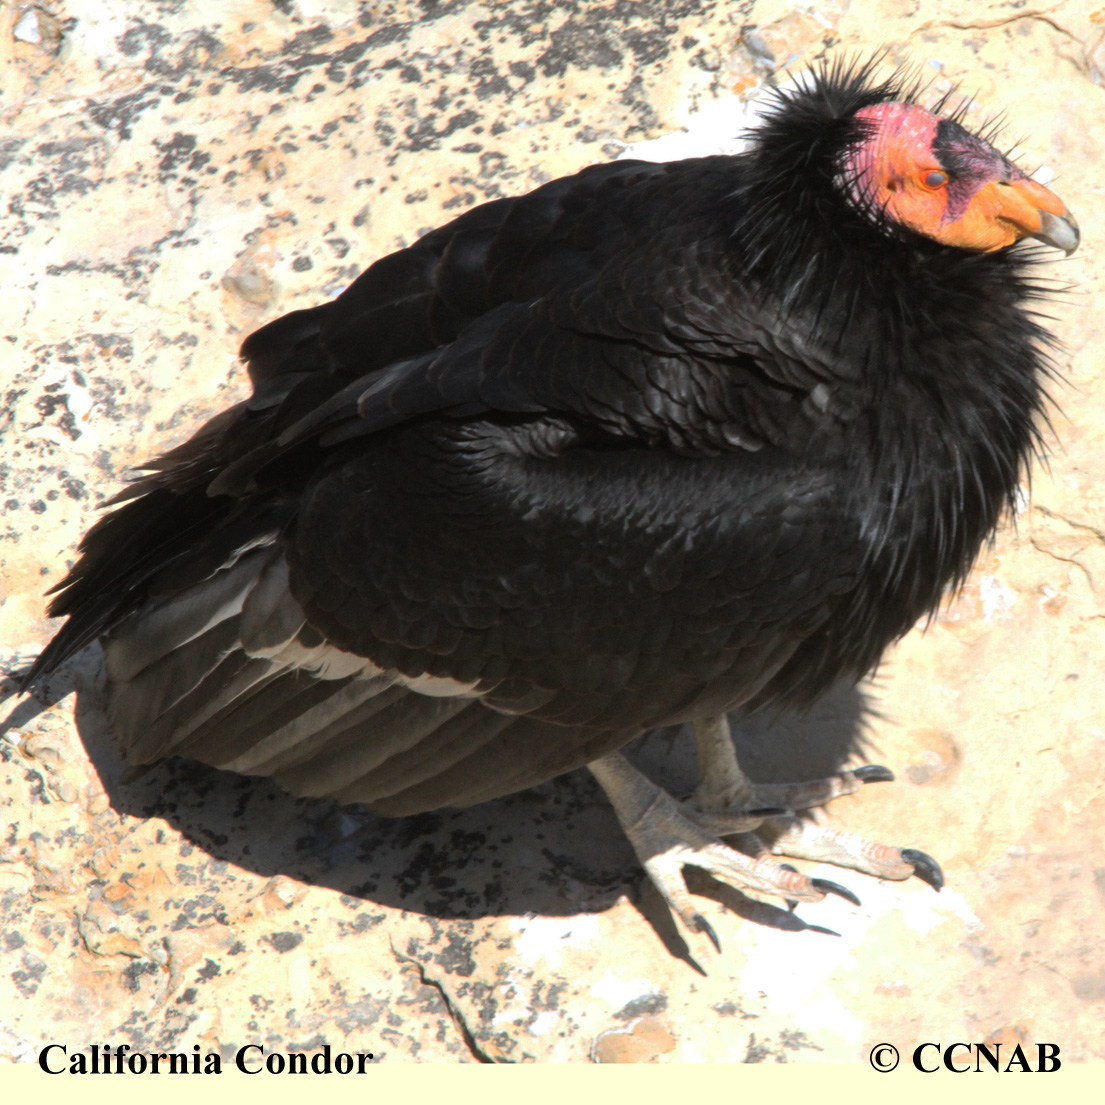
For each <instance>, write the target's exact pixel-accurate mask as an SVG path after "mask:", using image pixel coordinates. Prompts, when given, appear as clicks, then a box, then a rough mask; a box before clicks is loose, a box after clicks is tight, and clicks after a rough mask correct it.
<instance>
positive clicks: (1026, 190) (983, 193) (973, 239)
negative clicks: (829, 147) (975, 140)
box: [852, 104, 1069, 253]
mask: <svg viewBox="0 0 1105 1105" xmlns="http://www.w3.org/2000/svg"><path fill="white" fill-rule="evenodd" d="M856 117H857V118H859V119H863V120H865V121H867V122H868V123H869V124H872V125H873V127H874V129H873V132H872V135H871V137H870V138H869V139H868V140H867V141H865V142H863V143H862V144H861V145H860V146H859V147H858V149H857V150H856V151H855V153H854V155H853V156H854V160H853V162H852V168H853V170H854V172H855V174H856V181H857V184H858V186H859V187H860V188H861V189H862V191H863V193H864V195H865V196H866V197H867V198H868V199H869V200H871V201H873V202H874V203H875V204H877V205H878V206H879V207H880V208H881V209H882V210H883V211H884V212H885V213H886V215H887V216H888V217H889V218H890V219H891V220H892V221H893V222H897V223H900V224H901V225H903V226H907V227H909V228H910V229H911V230H915V231H916V232H917V233H919V234H923V235H924V236H925V237H927V238H932V239H934V240H935V241H937V242H941V243H943V244H944V245H948V246H955V247H957V248H959V249H969V250H974V251H977V252H983V253H988V252H990V251H992V250H996V249H1003V248H1004V247H1006V246H1009V245H1012V244H1013V243H1014V242H1016V241H1017V240H1019V239H1020V238H1023V237H1026V236H1028V235H1035V234H1038V233H1039V232H1040V231H1041V228H1042V216H1041V212H1049V213H1050V214H1052V215H1056V216H1059V217H1060V218H1068V217H1069V213H1068V211H1067V208H1066V205H1065V204H1064V203H1063V201H1062V200H1061V199H1059V197H1058V196H1056V195H1055V193H1054V192H1051V191H1050V190H1048V189H1047V188H1045V187H1044V186H1043V185H1042V184H1037V183H1036V181H1034V180H1031V179H1030V178H1029V177H1027V176H1025V174H1024V173H1023V172H1021V170H1020V169H1018V168H1016V166H1014V165H1011V164H1009V162H1007V161H1006V160H1005V159H1004V158H1003V157H1002V156H1001V155H1000V154H999V153H998V152H997V151H996V150H991V149H990V148H989V147H985V146H984V144H981V143H980V146H982V148H984V149H985V150H986V151H988V152H989V153H991V154H992V158H988V159H987V161H988V166H987V167H986V168H985V169H983V167H982V166H981V165H980V166H979V167H978V168H977V169H975V170H974V172H973V173H972V175H970V176H960V177H959V178H958V179H956V180H955V181H954V183H953V182H951V181H947V182H946V183H940V182H939V181H938V176H944V177H945V178H946V176H947V174H946V172H945V167H944V166H942V165H941V164H940V162H939V159H938V158H937V156H936V154H935V152H934V150H933V145H934V142H935V139H936V128H937V126H938V124H939V122H940V120H939V119H938V118H937V116H935V115H933V114H932V113H931V112H929V111H926V110H925V109H924V108H921V107H917V106H916V105H914V104H877V105H875V106H873V107H869V108H864V109H863V110H862V111H859V112H857V115H856ZM934 174H936V175H934ZM937 175H938V176H937ZM952 188H957V189H959V192H960V202H958V203H956V204H952V203H951V202H950V189H952ZM965 195H966V196H967V197H968V198H967V200H966V203H965V204H964V203H963V202H962V197H963V196H965Z"/></svg>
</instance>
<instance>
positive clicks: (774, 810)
mask: <svg viewBox="0 0 1105 1105" xmlns="http://www.w3.org/2000/svg"><path fill="white" fill-rule="evenodd" d="M742 812H743V813H744V815H745V816H746V817H782V816H783V814H786V813H790V810H788V809H787V808H786V806H763V807H761V808H760V809H758V810H743V811H742Z"/></svg>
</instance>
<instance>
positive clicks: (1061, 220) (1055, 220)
mask: <svg viewBox="0 0 1105 1105" xmlns="http://www.w3.org/2000/svg"><path fill="white" fill-rule="evenodd" d="M1039 214H1040V229H1039V230H1038V231H1036V233H1035V234H1033V235H1031V237H1033V238H1036V239H1038V240H1039V241H1041V242H1043V243H1044V244H1045V245H1049V246H1054V247H1055V248H1056V249H1061V250H1062V251H1063V252H1064V253H1065V254H1066V255H1067V256H1068V257H1069V256H1070V255H1071V254H1072V253H1073V252H1074V251H1075V250H1076V249H1077V248H1078V243H1079V241H1080V240H1081V235H1080V234H1079V232H1078V223H1076V222H1075V221H1074V216H1073V215H1072V214H1071V213H1070V212H1069V211H1068V212H1066V213H1065V214H1063V215H1053V214H1052V213H1051V212H1050V211H1040V213H1039Z"/></svg>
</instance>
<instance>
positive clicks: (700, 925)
mask: <svg viewBox="0 0 1105 1105" xmlns="http://www.w3.org/2000/svg"><path fill="white" fill-rule="evenodd" d="M691 920H692V921H693V922H694V928H695V932H704V933H705V934H706V935H707V936H708V937H709V938H710V943H711V944H713V946H714V950H715V951H716V952H717V953H718V954H719V955H720V954H721V941H720V940H719V939H718V938H717V933H716V932H714V930H713V926H711V924H710V922H709V921H707V920H706V918H705V917H703V916H702V914H701V913H696V914H695V915H694V916H693V917H692V918H691Z"/></svg>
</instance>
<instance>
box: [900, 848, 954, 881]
mask: <svg viewBox="0 0 1105 1105" xmlns="http://www.w3.org/2000/svg"><path fill="white" fill-rule="evenodd" d="M901 853H902V859H904V860H905V861H906V863H911V864H913V873H914V874H915V875H916V876H917V878H919V879H920V880H921V882H927V883H928V884H929V886H931V887H932V889H933V890H940V889H941V888H942V887H943V885H944V872H943V871H941V870H940V864H938V863H937V862H936V860H934V859H933V858H932V856H930V855H929V854H928V853H927V852H922V851H921V850H920V849H919V848H902V849H901Z"/></svg>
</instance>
